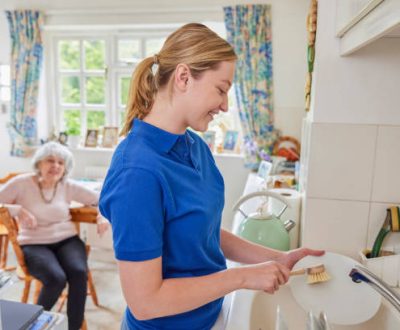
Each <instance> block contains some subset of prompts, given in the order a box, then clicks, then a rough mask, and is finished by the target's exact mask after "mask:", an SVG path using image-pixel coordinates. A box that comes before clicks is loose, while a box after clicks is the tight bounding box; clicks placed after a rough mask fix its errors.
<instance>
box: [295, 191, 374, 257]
mask: <svg viewBox="0 0 400 330" xmlns="http://www.w3.org/2000/svg"><path fill="white" fill-rule="evenodd" d="M306 208H307V210H306V213H305V215H306V222H305V226H306V227H307V229H306V230H304V231H303V240H302V244H303V245H304V246H310V247H313V248H321V249H325V250H327V251H332V252H337V253H341V254H344V255H347V256H350V257H353V258H356V259H357V258H358V251H360V250H362V249H363V248H364V247H365V244H366V240H367V239H366V238H367V228H368V213H369V203H367V202H358V201H339V200H332V199H315V198H308V199H307V206H306Z"/></svg>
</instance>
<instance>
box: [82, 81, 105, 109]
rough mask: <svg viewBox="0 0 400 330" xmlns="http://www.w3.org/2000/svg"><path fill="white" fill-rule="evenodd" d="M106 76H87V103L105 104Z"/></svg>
mask: <svg viewBox="0 0 400 330" xmlns="http://www.w3.org/2000/svg"><path fill="white" fill-rule="evenodd" d="M104 83H105V81H104V78H103V77H87V78H86V103H87V104H104V99H105V98H104V90H105V88H104Z"/></svg>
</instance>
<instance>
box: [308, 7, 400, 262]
mask: <svg viewBox="0 0 400 330" xmlns="http://www.w3.org/2000/svg"><path fill="white" fill-rule="evenodd" d="M335 3H336V1H319V9H318V32H317V39H316V40H317V42H316V59H315V71H314V86H313V98H312V104H311V112H310V114H309V116H308V118H307V120H306V123H305V127H306V129H305V131H304V133H305V134H304V141H306V140H309V143H307V145H305V148H304V149H305V150H306V152H305V153H306V154H307V155H306V157H303V158H302V181H303V182H304V186H305V187H306V188H305V201H304V207H303V218H302V219H303V223H302V241H303V244H304V245H310V246H314V247H319V248H324V249H327V250H330V251H334V252H339V253H343V254H346V255H349V256H352V257H355V258H357V254H358V252H359V251H361V250H363V249H364V248H367V247H368V248H371V247H372V244H373V241H374V239H375V237H376V235H377V233H378V230H379V228H380V227H381V226H382V223H383V220H384V218H385V215H386V210H385V209H386V208H387V207H388V206H390V205H399V204H400V194H399V188H398V187H399V186H400V172H399V171H398V165H397V164H398V162H399V161H400V148H399V145H398V141H400V112H399V110H398V106H399V104H400V94H399V91H398V86H399V85H400V39H399V38H383V39H380V40H378V41H375V42H374V43H372V44H370V45H368V46H366V47H365V48H362V49H360V50H359V51H357V52H355V53H354V54H352V55H349V56H346V57H341V56H340V55H339V50H340V49H339V40H338V39H337V38H336V37H335V27H336V22H335V16H334V15H332V13H333V12H335V9H336V8H335ZM399 238H400V237H399V236H398V235H392V238H390V239H389V240H388V241H387V242H386V247H387V248H390V247H392V248H393V245H394V244H397V245H399V244H400V241H399ZM396 240H397V242H395V241H396Z"/></svg>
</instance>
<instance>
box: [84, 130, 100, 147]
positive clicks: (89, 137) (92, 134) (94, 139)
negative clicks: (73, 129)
mask: <svg viewBox="0 0 400 330" xmlns="http://www.w3.org/2000/svg"><path fill="white" fill-rule="evenodd" d="M98 138H99V131H98V130H97V129H88V130H87V131H86V138H85V147H92V148H94V147H97V143H98Z"/></svg>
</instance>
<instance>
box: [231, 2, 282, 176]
mask: <svg viewBox="0 0 400 330" xmlns="http://www.w3.org/2000/svg"><path fill="white" fill-rule="evenodd" d="M224 14H225V26H226V30H227V34H228V42H229V43H230V44H231V45H232V46H233V47H234V49H235V52H236V54H237V56H238V61H237V64H236V72H235V94H236V100H237V104H238V107H239V114H240V121H241V125H242V129H243V138H244V151H245V156H246V166H247V167H249V168H252V169H257V168H258V165H259V162H260V160H262V159H267V160H269V155H271V153H272V149H273V144H274V142H275V141H276V139H277V138H278V136H279V132H278V131H277V130H275V128H274V113H273V86H272V41H271V10H270V6H269V5H238V6H234V7H225V8H224Z"/></svg>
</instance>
